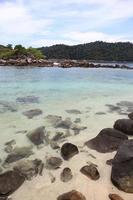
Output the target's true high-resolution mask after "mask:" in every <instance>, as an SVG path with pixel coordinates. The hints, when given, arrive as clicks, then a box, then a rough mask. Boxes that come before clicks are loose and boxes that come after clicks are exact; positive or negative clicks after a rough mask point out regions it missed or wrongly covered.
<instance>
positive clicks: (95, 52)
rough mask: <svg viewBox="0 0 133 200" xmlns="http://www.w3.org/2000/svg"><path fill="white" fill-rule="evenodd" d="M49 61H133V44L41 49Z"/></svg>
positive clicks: (58, 46)
mask: <svg viewBox="0 0 133 200" xmlns="http://www.w3.org/2000/svg"><path fill="white" fill-rule="evenodd" d="M39 50H41V52H42V53H43V54H44V55H45V56H46V58H48V59H76V60H81V59H82V60H83V59H85V60H105V61H133V43H130V42H117V43H107V42H102V41H97V42H91V43H87V44H80V45H74V46H68V45H63V44H60V45H54V46H51V47H41V48H39Z"/></svg>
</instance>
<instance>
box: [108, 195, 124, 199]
mask: <svg viewBox="0 0 133 200" xmlns="http://www.w3.org/2000/svg"><path fill="white" fill-rule="evenodd" d="M109 198H110V200H124V199H123V198H121V197H120V196H119V195H118V194H109Z"/></svg>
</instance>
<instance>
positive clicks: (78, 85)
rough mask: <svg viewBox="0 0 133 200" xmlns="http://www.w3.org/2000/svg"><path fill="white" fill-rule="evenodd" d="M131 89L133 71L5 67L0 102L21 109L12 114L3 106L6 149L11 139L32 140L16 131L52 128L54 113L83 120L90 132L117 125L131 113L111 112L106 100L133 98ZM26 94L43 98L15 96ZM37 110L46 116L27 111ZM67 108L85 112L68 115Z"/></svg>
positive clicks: (0, 110)
mask: <svg viewBox="0 0 133 200" xmlns="http://www.w3.org/2000/svg"><path fill="white" fill-rule="evenodd" d="M132 91H133V71H132V70H131V71H130V70H120V69H115V70H113V69H82V68H69V69H62V68H41V67H39V68H38V67H34V68H27V67H25V68H21V69H20V68H15V67H0V104H1V102H5V103H6V105H7V104H9V105H11V106H13V108H15V109H16V111H14V112H12V111H11V110H10V109H7V108H6V109H5V108H3V107H2V106H3V104H1V105H0V129H1V141H0V143H1V147H2V149H3V145H4V143H5V142H6V141H8V140H9V139H15V140H17V144H19V145H23V144H29V141H28V140H27V138H26V137H25V135H24V134H19V135H18V134H16V132H17V131H22V130H27V131H29V130H32V129H34V128H37V127H38V126H42V125H45V126H46V127H47V124H46V121H45V117H46V116H47V115H49V114H52V115H60V116H62V117H63V118H66V117H69V118H71V120H75V119H76V118H80V119H81V125H84V126H86V127H87V128H88V129H87V130H86V133H87V134H89V136H90V137H93V136H95V135H96V134H97V133H98V132H99V131H100V130H101V129H102V128H104V127H112V126H113V123H114V121H115V120H116V119H118V118H123V117H127V116H126V115H125V114H124V113H123V115H122V114H121V113H118V112H110V111H109V108H108V107H107V106H106V104H112V105H116V104H117V103H119V102H120V101H130V102H133V93H132ZM27 96H32V97H35V98H38V101H39V102H36V103H33V102H29V103H22V102H18V101H17V100H16V99H17V98H25V97H27ZM36 108H39V109H41V110H42V111H43V114H42V115H39V116H37V117H34V118H33V119H28V118H27V117H25V116H24V115H23V112H24V111H27V110H29V109H36ZM4 109H5V110H4ZM68 109H77V110H80V111H81V115H74V114H70V113H67V112H66V110H68ZM124 109H125V108H124ZM97 112H98V113H99V112H104V113H105V114H104V115H97V114H96V113H97ZM124 112H125V110H124ZM47 129H48V131H49V129H50V127H47ZM53 132H55V130H54V131H53Z"/></svg>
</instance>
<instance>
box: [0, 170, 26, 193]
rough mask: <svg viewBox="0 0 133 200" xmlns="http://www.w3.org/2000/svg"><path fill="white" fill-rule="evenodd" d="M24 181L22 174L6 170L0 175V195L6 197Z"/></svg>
mask: <svg viewBox="0 0 133 200" xmlns="http://www.w3.org/2000/svg"><path fill="white" fill-rule="evenodd" d="M24 181H25V178H24V176H22V175H20V174H19V173H18V172H16V171H7V172H5V173H3V174H1V175H0V197H7V196H9V195H11V194H12V193H13V192H15V191H16V190H17V189H18V188H19V187H20V186H21V185H22V184H23V183H24Z"/></svg>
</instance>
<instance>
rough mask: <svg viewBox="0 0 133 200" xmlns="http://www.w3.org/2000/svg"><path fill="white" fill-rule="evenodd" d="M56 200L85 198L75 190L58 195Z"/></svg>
mask: <svg viewBox="0 0 133 200" xmlns="http://www.w3.org/2000/svg"><path fill="white" fill-rule="evenodd" d="M57 200H86V198H85V196H84V195H83V194H81V193H80V192H78V191H76V190H72V191H70V192H67V193H64V194H62V195H60V196H59V197H58V198H57Z"/></svg>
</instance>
